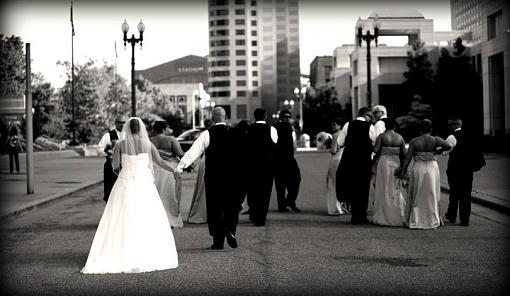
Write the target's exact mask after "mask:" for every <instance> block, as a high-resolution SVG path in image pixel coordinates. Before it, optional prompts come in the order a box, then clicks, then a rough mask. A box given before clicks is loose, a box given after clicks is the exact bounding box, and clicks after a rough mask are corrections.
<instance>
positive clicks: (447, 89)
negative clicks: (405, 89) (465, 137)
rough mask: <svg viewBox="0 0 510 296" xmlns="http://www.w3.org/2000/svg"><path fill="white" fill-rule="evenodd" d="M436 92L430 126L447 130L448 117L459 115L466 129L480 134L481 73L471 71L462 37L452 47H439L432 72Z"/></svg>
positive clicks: (481, 117) (439, 130)
mask: <svg viewBox="0 0 510 296" xmlns="http://www.w3.org/2000/svg"><path fill="white" fill-rule="evenodd" d="M435 84H436V95H435V99H434V100H433V101H432V107H433V109H434V117H435V122H434V128H435V130H436V131H437V132H438V133H440V134H441V135H443V136H445V135H446V134H447V128H446V127H447V119H448V117H459V118H461V119H462V120H463V122H464V124H463V126H464V127H465V128H466V130H471V131H473V132H474V133H475V134H476V135H478V136H481V135H482V134H483V114H482V110H483V105H482V104H483V99H482V96H483V93H482V92H483V88H482V81H481V77H480V76H479V75H478V74H477V73H476V72H475V71H474V69H473V67H472V65H471V58H470V57H469V56H468V55H467V54H466V47H465V46H464V45H463V44H462V39H460V38H457V40H456V41H455V43H454V45H453V48H452V49H447V48H442V49H441V56H440V58H439V61H438V72H437V75H436V76H435Z"/></svg>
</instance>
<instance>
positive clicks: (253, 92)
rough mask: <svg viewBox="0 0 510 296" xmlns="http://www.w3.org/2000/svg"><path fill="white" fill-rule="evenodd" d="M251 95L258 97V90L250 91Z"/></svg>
mask: <svg viewBox="0 0 510 296" xmlns="http://www.w3.org/2000/svg"><path fill="white" fill-rule="evenodd" d="M251 96H252V97H258V96H259V91H258V90H254V91H252V92H251Z"/></svg>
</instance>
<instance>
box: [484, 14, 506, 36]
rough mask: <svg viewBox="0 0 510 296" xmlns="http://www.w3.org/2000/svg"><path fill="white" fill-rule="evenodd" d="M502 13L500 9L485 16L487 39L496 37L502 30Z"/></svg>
mask: <svg viewBox="0 0 510 296" xmlns="http://www.w3.org/2000/svg"><path fill="white" fill-rule="evenodd" d="M502 25H503V13H502V12H501V10H500V11H498V12H496V13H494V14H491V15H489V16H488V17H487V30H488V32H487V38H488V39H489V40H491V39H494V38H496V37H497V36H499V35H501V33H502V32H503V30H502V29H503V28H502Z"/></svg>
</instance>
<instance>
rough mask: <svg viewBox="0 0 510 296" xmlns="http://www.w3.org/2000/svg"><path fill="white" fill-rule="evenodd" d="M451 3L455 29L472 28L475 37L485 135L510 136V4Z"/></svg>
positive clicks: (499, 0) (472, 50) (489, 0)
mask: <svg viewBox="0 0 510 296" xmlns="http://www.w3.org/2000/svg"><path fill="white" fill-rule="evenodd" d="M450 3H451V5H450V6H451V14H452V27H453V28H465V29H468V30H469V31H470V33H471V35H472V36H471V37H472V38H471V40H470V42H469V43H468V46H469V48H468V54H469V55H470V56H471V60H472V65H473V66H474V68H475V69H476V71H477V72H478V73H480V75H481V77H482V83H483V130H484V134H485V135H489V136H508V135H509V134H510V4H509V3H508V1H503V0H470V1H459V0H451V2H450ZM466 17H467V20H469V21H466V20H465V19H464V18H466Z"/></svg>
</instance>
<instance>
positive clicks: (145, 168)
mask: <svg viewBox="0 0 510 296" xmlns="http://www.w3.org/2000/svg"><path fill="white" fill-rule="evenodd" d="M124 131H125V139H123V140H121V141H120V142H118V143H117V145H115V148H114V152H113V153H114V155H113V168H114V170H118V169H119V168H120V174H119V177H118V179H117V181H116V182H115V185H114V186H113V189H112V191H111V193H110V198H109V200H108V203H107V204H106V207H105V210H104V212H103V216H102V217H101V221H100V222H99V226H98V227H97V231H96V234H95V236H94V240H93V242H92V247H91V248H90V253H89V256H88V259H87V263H86V264H85V267H83V269H82V270H81V272H82V273H123V272H124V273H137V272H147V271H154V270H162V269H169V268H175V267H177V266H178V260H177V250H176V247H175V241H174V237H173V234H172V230H171V228H170V224H169V222H168V219H167V216H166V213H165V209H164V207H163V204H162V202H161V199H160V197H159V195H158V191H157V189H156V186H155V185H154V177H153V176H154V175H153V167H152V166H153V161H154V163H155V164H157V165H158V166H159V167H162V168H164V169H165V170H168V171H170V172H173V171H174V168H173V167H171V166H170V165H169V164H168V163H167V162H165V161H164V160H162V159H161V158H160V156H159V153H158V151H157V150H156V148H155V147H154V145H152V143H151V142H150V141H149V137H148V135H147V130H146V129H145V125H144V124H143V122H142V121H141V120H140V118H137V117H133V118H130V119H129V120H128V121H127V122H126V124H125V126H124Z"/></svg>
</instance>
